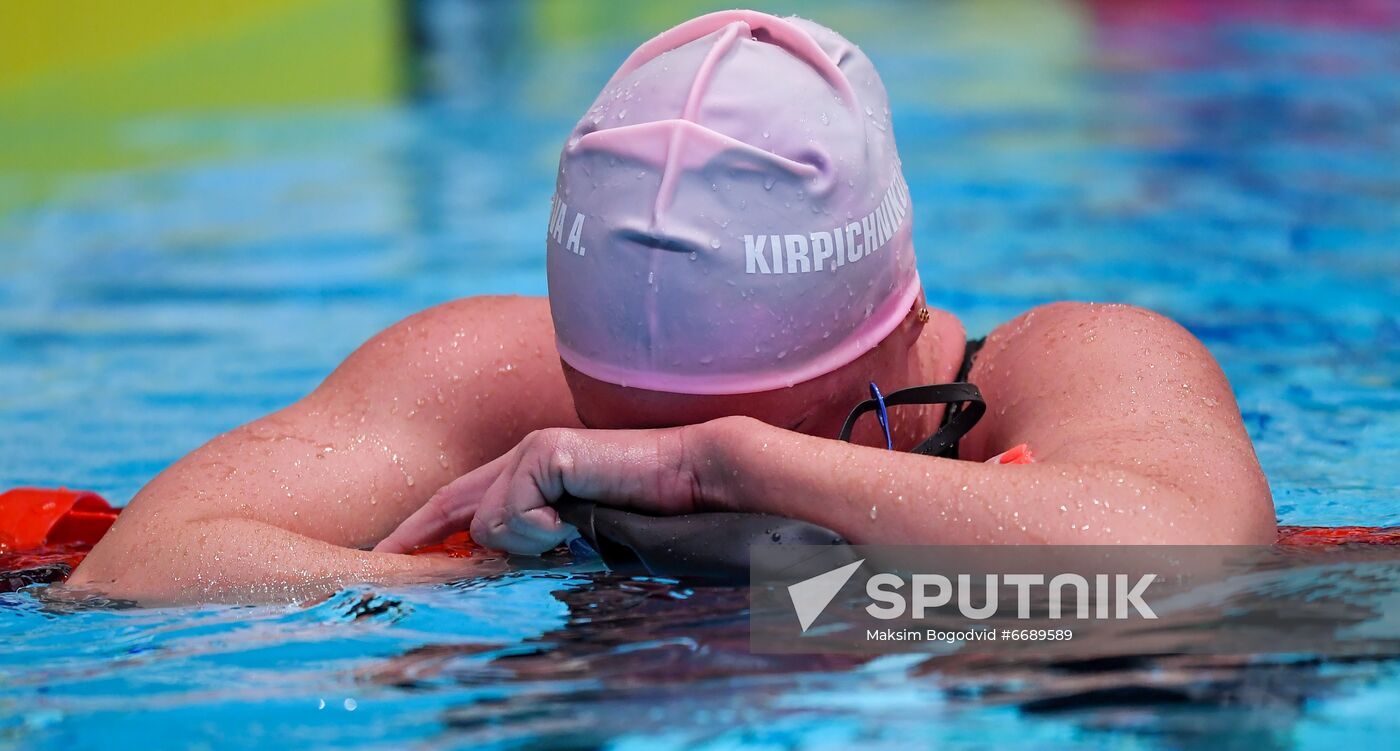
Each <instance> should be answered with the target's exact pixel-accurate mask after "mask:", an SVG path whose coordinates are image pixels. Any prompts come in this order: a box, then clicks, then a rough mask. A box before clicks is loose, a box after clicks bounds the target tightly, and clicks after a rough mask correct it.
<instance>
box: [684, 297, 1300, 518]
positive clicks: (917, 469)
mask: <svg viewBox="0 0 1400 751" xmlns="http://www.w3.org/2000/svg"><path fill="white" fill-rule="evenodd" d="M970 380H972V381H973V382H975V383H978V384H979V386H981V388H982V390H983V392H984V394H985V395H986V396H987V400H988V403H989V404H990V405H991V408H992V411H993V415H989V417H988V418H987V419H986V420H985V421H984V425H982V426H979V428H978V430H976V431H974V432H973V433H972V434H970V435H969V436H968V437H967V438H966V439H965V440H964V441H963V451H964V454H965V455H966V456H967V458H970V459H974V460H980V459H985V458H987V457H988V456H991V455H993V454H996V453H998V452H1000V451H1003V450H1005V449H1007V448H1010V447H1011V446H1014V445H1017V444H1020V443H1026V444H1029V445H1030V446H1031V447H1032V449H1033V450H1034V452H1035V456H1036V463H1035V464H1031V465H986V464H982V463H980V462H978V461H952V460H947V459H931V458H927V457H921V456H912V455H907V454H892V453H890V452H887V451H881V450H878V449H871V448H865V447H860V446H851V445H847V444H842V443H837V442H835V441H827V440H822V439H817V438H810V437H807V436H800V435H796V434H792V433H787V432H786V431H779V430H776V429H773V428H769V427H766V426H761V425H756V424H746V425H737V426H732V427H731V426H725V425H720V426H718V427H714V426H711V427H709V428H707V429H706V430H705V431H700V435H701V436H705V437H704V438H702V440H701V441H700V442H699V443H700V445H702V446H706V447H707V448H705V449H704V450H702V451H700V454H701V455H702V456H703V457H704V458H703V459H702V462H703V464H702V465H701V466H700V467H699V468H700V470H701V474H700V478H701V480H700V486H701V487H702V488H704V493H702V495H708V496H710V498H709V499H708V501H707V503H706V505H708V506H710V507H714V508H734V509H740V510H751V511H767V512H770V513H777V514H782V515H787V516H795V517H799V518H804V519H808V520H810V521H814V522H817V523H821V524H824V525H826V526H828V527H831V528H832V529H835V530H836V531H838V532H840V533H842V534H844V535H846V536H847V537H848V538H849V539H851V540H853V541H856V542H879V543H945V544H966V543H979V542H984V543H1059V544H1066V543H1076V544H1093V543H1182V544H1185V543H1235V544H1264V543H1270V542H1273V540H1274V535H1275V527H1274V512H1273V502H1272V498H1271V496H1270V494H1269V489H1268V484H1267V482H1266V480H1265V479H1264V475H1263V472H1262V471H1261V470H1260V468H1259V464H1258V461H1257V459H1256V458H1255V455H1254V451H1253V446H1252V445H1251V443H1250V441H1249V437H1248V435H1247V434H1246V432H1245V430H1244V426H1243V424H1242V421H1241V419H1240V415H1239V409H1238V407H1237V406H1236V404H1235V400H1234V396H1233V394H1232V393H1231V390H1230V386H1229V383H1228V382H1227V381H1226V379H1225V376H1224V374H1223V373H1221V371H1220V369H1219V367H1218V366H1217V365H1216V364H1215V361H1214V360H1213V359H1212V358H1211V356H1210V354H1209V353H1208V352H1207V351H1206V350H1205V348H1204V347H1203V346H1202V345H1201V344H1200V342H1198V341H1196V339H1195V338H1194V337H1192V336H1191V335H1190V334H1189V333H1188V332H1186V331H1185V330H1184V329H1182V328H1181V327H1180V326H1178V325H1176V324H1175V323H1173V322H1171V321H1169V320H1167V319H1165V318H1162V317H1161V316H1158V315H1156V314H1153V313H1150V312H1148V311H1144V310H1141V309H1137V308H1131V307H1128V306H1092V305H1083V304H1073V303H1070V304H1057V305H1051V306H1045V307H1043V308H1039V309H1037V310H1035V311H1033V312H1032V314H1030V315H1028V316H1025V317H1023V318H1021V319H1018V320H1016V321H1013V322H1011V323H1010V324H1008V325H1007V326H1004V327H1002V328H1001V329H999V330H998V331H997V332H995V333H994V334H993V336H992V337H991V338H990V339H989V341H988V344H987V347H986V348H985V349H984V350H983V354H982V355H981V356H979V358H978V362H977V367H976V368H974V370H973V372H972V375H971V378H970ZM998 413H999V414H998ZM707 432H708V433H709V435H708V436H707V435H706V433H707ZM736 472H737V474H735V473H736ZM726 473H727V474H728V476H726Z"/></svg>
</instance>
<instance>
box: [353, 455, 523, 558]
mask: <svg viewBox="0 0 1400 751" xmlns="http://www.w3.org/2000/svg"><path fill="white" fill-rule="evenodd" d="M513 453H514V452H513V451H512V452H508V453H506V454H503V455H501V456H499V457H497V458H496V459H493V460H492V461H490V462H488V463H486V464H483V465H482V466H480V467H477V468H476V469H474V470H472V471H470V472H468V473H466V474H465V475H462V476H461V477H459V478H457V479H456V480H453V481H452V482H450V483H448V484H446V485H444V486H442V488H440V489H439V490H438V491H437V492H436V493H434V494H433V496H432V497H431V498H429V499H428V502H427V503H425V504H423V506H422V507H421V508H419V509H418V510H417V511H415V512H413V513H412V514H410V515H409V517H408V518H407V519H404V520H403V523H401V524H399V526H398V528H396V529H395V530H394V531H393V532H391V533H389V536H388V537H385V538H384V540H383V541H382V542H380V543H379V544H378V545H376V546H374V552H376V553H408V552H411V551H412V550H413V549H414V548H417V547H419V546H421V545H431V544H433V543H436V542H441V541H442V540H443V538H445V537H447V536H448V535H450V534H452V533H453V532H459V531H461V530H464V529H467V528H468V527H469V526H470V525H471V523H472V518H473V517H474V516H475V514H476V512H477V509H478V507H479V506H480V505H481V499H482V497H483V496H484V495H485V492H486V490H487V489H489V488H490V487H491V484H492V483H493V482H495V480H496V479H497V478H498V477H499V476H500V474H501V471H502V469H503V468H504V467H506V466H508V465H509V463H510V462H511V460H512V458H513V456H512V454H513Z"/></svg>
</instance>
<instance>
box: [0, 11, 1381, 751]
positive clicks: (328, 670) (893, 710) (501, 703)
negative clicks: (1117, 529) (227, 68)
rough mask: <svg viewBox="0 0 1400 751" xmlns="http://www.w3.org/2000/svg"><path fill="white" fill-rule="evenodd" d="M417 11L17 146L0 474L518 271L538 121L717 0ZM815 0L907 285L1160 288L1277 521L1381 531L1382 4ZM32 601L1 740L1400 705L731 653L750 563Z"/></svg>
mask: <svg viewBox="0 0 1400 751" xmlns="http://www.w3.org/2000/svg"><path fill="white" fill-rule="evenodd" d="M702 6H703V7H702ZM796 6H797V4H795V3H790V4H788V5H787V6H784V5H782V4H774V5H767V6H765V7H766V8H769V9H772V8H775V7H776V8H777V9H779V10H781V9H784V8H786V9H788V10H791V9H793V8H796ZM408 7H411V8H414V9H416V15H415V16H414V19H413V20H412V21H411V24H412V26H413V28H414V29H415V35H414V36H415V38H417V39H418V43H417V46H416V47H415V48H413V49H411V50H409V51H407V52H406V53H405V57H404V60H403V65H404V66H405V67H404V71H403V75H402V76H401V79H402V80H403V81H405V83H404V90H403V91H402V92H401V93H400V95H397V96H395V97H392V98H390V99H388V100H385V101H382V102H378V103H371V104H359V105H355V106H348V105H335V106H332V105H324V106H317V107H314V108H308V107H304V106H303V107H291V106H281V107H263V108H247V109H240V110H232V111H229V110H214V111H207V110H206V111H201V112H199V113H184V114H169V113H166V114H147V115H143V116H140V117H132V118H128V119H124V120H122V121H121V122H119V123H116V124H113V125H111V127H110V129H109V132H108V133H107V135H108V137H110V138H111V139H113V141H114V142H116V143H117V144H118V145H119V146H120V148H121V149H122V150H123V153H124V154H126V155H127V156H130V155H133V154H134V155H137V156H136V157H134V158H130V159H128V160H127V161H126V162H125V163H124V164H123V166H120V167H112V166H93V167H92V168H90V169H77V170H74V169H67V170H66V171H63V172H62V173H55V174H44V175H43V176H42V183H43V187H42V189H38V188H35V187H34V183H37V182H39V178H37V177H35V176H34V175H33V174H31V173H29V172H25V171H23V170H15V171H11V172H10V173H9V174H0V211H3V213H0V425H3V430H0V487H9V486H15V485H60V484H61V485H68V486H71V487H81V488H90V489H93V490H97V491H99V492H101V493H103V494H105V495H106V496H107V497H109V498H112V499H114V500H116V501H118V502H125V500H126V499H129V498H130V497H131V496H132V495H133V494H134V493H135V492H136V491H137V490H138V489H139V488H140V486H141V485H142V484H143V483H144V482H145V481H146V480H147V479H149V478H150V477H151V476H152V475H153V474H155V473H156V472H158V471H159V470H160V469H161V468H163V467H164V466H165V465H166V464H168V463H169V462H171V461H172V460H174V459H175V458H177V457H179V456H180V455H182V454H183V453H185V452H187V451H189V450H190V449H192V448H194V447H195V446H197V445H199V444H200V443H202V442H203V441H205V440H207V439H208V438H209V437H210V436H212V435H214V434H216V433H219V432H221V431H224V430H227V429H229V428H231V427H233V426H235V425H237V424H239V423H241V422H244V421H247V420H249V419H252V418H254V417H256V416H258V415H260V414H262V413H265V412H267V411H269V410H272V409H275V408H277V407H280V406H282V405H285V404H287V403H289V402H290V401H292V400H294V399H296V398H298V397H299V396H300V395H302V394H304V393H306V392H307V391H308V390H310V389H311V388H313V387H314V386H315V385H316V383H317V382H318V381H319V380H320V378H322V377H323V376H324V375H325V374H326V373H327V372H328V371H329V370H330V369H331V368H332V367H333V366H334V365H335V364H336V363H337V362H338V361H339V360H340V359H341V358H343V357H344V356H345V355H346V354H348V353H349V352H350V351H352V350H353V349H354V348H355V347H356V346H357V345H358V344H359V343H360V342H362V341H363V340H364V339H366V338H367V337H368V336H370V335H371V334H372V333H374V332H375V331H377V330H379V329H380V328H382V327H384V326H387V325H389V324H391V323H393V322H394V321H396V320H398V319H400V318H402V317H404V316H406V315H408V314H410V313H412V312H414V311H417V310H420V309H422V308H424V307H427V306H430V305H433V304H435V303H439V302H442V301H445V300H449V299H452V298H456V297H461V296H466V295H476V294H486V293H521V294H532V295H540V294H543V293H544V292H545V286H544V284H545V283H544V255H543V243H542V239H543V236H544V223H545V220H546V218H547V216H548V210H549V209H548V200H549V196H550V194H551V193H552V191H553V180H554V173H553V170H554V164H555V160H556V158H557V153H558V149H559V147H560V146H561V144H562V139H563V136H564V134H565V133H566V132H567V130H568V128H569V127H570V126H571V125H572V123H573V119H574V118H575V117H576V116H577V115H578V114H579V113H581V112H582V111H583V110H584V109H585V108H586V107H587V105H588V104H589V102H590V101H591V98H592V96H593V95H594V93H595V92H596V91H597V90H598V88H599V87H600V86H601V85H602V83H603V82H604V81H605V80H606V78H607V76H608V75H609V74H610V72H611V70H612V68H613V67H615V65H616V64H617V63H618V62H620V61H621V59H622V58H623V57H624V56H625V54H626V53H627V52H628V51H629V50H630V49H631V47H633V46H635V45H636V44H637V43H639V42H640V41H642V40H643V39H644V38H645V37H646V36H647V35H648V34H649V33H652V32H655V31H658V30H660V29H661V28H664V27H665V26H666V25H669V24H670V23H674V22H675V21H678V20H680V19H682V18H683V17H685V16H688V15H692V14H693V12H698V11H699V10H702V9H708V7H709V6H708V5H705V4H695V6H694V7H693V8H690V9H688V10H682V9H675V10H671V9H666V10H661V9H658V8H657V7H655V6H652V5H649V4H642V3H637V4H635V5H631V6H626V7H624V8H623V9H622V10H620V11H615V12H619V13H622V15H623V16H624V17H625V18H626V19H628V20H627V21H626V22H625V23H624V22H616V23H614V22H612V21H608V20H606V19H603V15H604V14H606V13H607V12H609V8H610V7H616V6H603V5H601V4H600V5H598V6H596V7H595V6H577V5H571V6H569V7H571V8H573V9H574V10H571V11H570V13H571V14H572V15H570V14H565V15H566V16H567V17H566V18H565V19H564V20H563V21H559V20H558V19H553V16H551V14H554V15H558V7H556V6H553V5H551V4H549V3H543V4H533V3H516V4H507V3H499V4H493V5H470V4H458V3H452V2H446V1H443V2H421V3H413V4H409V6H408ZM579 8H583V9H582V10H578V9H579ZM486 9H490V10H489V12H488V10H486ZM801 10H802V12H803V14H804V15H807V16H809V17H813V18H815V19H817V20H819V21H823V22H825V23H827V24H829V25H831V26H833V27H835V28H837V29H839V30H841V31H843V32H844V33H845V34H847V35H848V36H849V37H850V38H851V39H853V40H854V41H856V42H857V43H859V44H861V45H862V47H863V48H864V49H865V50H866V52H867V53H868V54H869V55H870V57H871V58H873V59H874V60H875V62H876V64H877V66H878V67H879V69H880V70H881V72H882V73H883V75H884V78H885V83H886V86H887V87H888V89H889V92H890V99H891V106H892V109H893V112H894V123H895V131H896V134H897V137H898V142H899V146H900V150H901V154H902V157H903V160H904V169H905V174H906V176H907V178H908V181H909V184H910V188H911V192H912V195H913V198H914V202H915V219H914V221H915V225H914V226H915V244H916V248H917V250H918V253H919V256H920V262H921V267H920V271H921V274H922V277H923V279H924V282H925V284H926V286H927V289H928V293H929V297H930V300H931V301H932V302H933V303H934V304H936V305H939V306H941V307H946V308H948V309H950V310H952V311H954V312H956V313H957V314H959V315H960V316H962V317H963V319H964V320H965V321H966V322H967V324H968V327H969V331H970V332H971V333H984V332H986V331H988V330H990V329H991V328H992V327H993V326H995V325H996V324H997V323H999V322H1001V321H1005V320H1007V319H1009V318H1011V317H1012V316H1014V315H1016V314H1018V313H1020V312H1021V311H1023V310H1025V309H1026V308H1028V307H1030V306H1033V305H1036V304H1038V303H1043V302H1047V301H1052V300H1059V299H1078V300H1096V301H1121V302H1130V303H1136V304H1139V305H1144V306H1147V307H1151V308H1155V309H1157V310H1160V311H1162V312H1164V313H1166V314H1168V315H1171V316H1172V317H1174V318H1176V319H1177V320H1179V321H1181V322H1182V323H1183V324H1184V325H1186V326H1187V327H1188V328H1190V329H1191V330H1192V331H1193V332H1194V333H1196V335H1198V336H1199V337H1200V338H1201V339H1202V340H1203V341H1204V342H1205V343H1206V344H1207V345H1208V346H1209V347H1210V349H1211V351H1212V352H1213V353H1214V354H1215V355H1216V357H1217V358H1218V359H1219V361H1220V363H1221V365H1222V366H1223V367H1224V369H1225V371H1226V373H1227V374H1228V376H1229V377H1230V380H1231V383H1232V384H1233V386H1234V388H1235V391H1236V393H1237V395H1238V398H1239V403H1240V408H1241V410H1242V411H1243V413H1244V416H1245V419H1246V422H1247V424H1248V427H1249V430H1250V433H1251V435H1252V436H1253V438H1254V440H1255V443H1256V446H1257V449H1258V452H1259V456H1260V459H1261V461H1262V462H1263V464H1264V467H1265V469H1266V471H1267V473H1268V475H1269V478H1270V482H1271V485H1272V488H1273V493H1274V498H1275V502H1276V506H1277V509H1278V516H1279V519H1280V521H1281V522H1282V523H1286V524H1327V525H1342V524H1366V525H1388V524H1400V490H1398V489H1400V423H1397V422H1396V420H1395V414H1396V412H1397V408H1400V347H1398V346H1397V343H1400V304H1397V302H1400V8H1397V6H1395V5H1394V4H1387V3H1383V2H1367V1H1365V0H1357V2H1351V3H1339V2H1334V3H1326V4H1310V3H1296V4H1295V3H1282V4H1274V3H1240V4H1224V5H1222V4H1219V3H1211V2H1199V3H1196V2H1170V3H1160V4H1136V3H1108V2H1103V3H1097V2H1091V3H1080V4H1075V3H1052V2H1025V3H1015V2H992V3H947V4H920V5H906V4H891V5H885V4H863V5H860V6H858V7H854V8H852V7H842V6H841V5H839V4H835V3H829V4H828V3H802V4H801ZM551 19H553V20H551ZM561 24H562V25H563V26H564V27H565V30H564V31H561V30H560V28H559V26H560V25H561ZM566 32H567V33H566ZM22 146H23V144H22V143H20V144H19V145H18V146H16V145H15V144H14V143H13V142H12V144H11V146H10V147H9V148H16V149H17V148H20V147H22ZM3 148H6V147H0V149H3ZM172 155H178V156H172ZM3 156H5V155H4V154H3V153H2V152H0V157H3ZM10 156H13V154H11V155H10ZM1377 586H1378V587H1380V588H1381V593H1382V594H1385V593H1386V592H1390V593H1392V594H1397V595H1400V587H1393V588H1390V589H1387V588H1389V587H1391V585H1389V584H1386V583H1380V584H1378V585H1377ZM41 594H42V593H41V591H40V589H39V588H32V589H29V590H26V591H22V592H18V593H11V594H3V595H0V644H3V645H4V646H3V648H0V748H2V747H15V748H84V747H94V746H97V745H102V746H111V745H113V744H116V745H117V746H118V747H120V746H124V745H126V743H128V742H136V741H138V740H139V741H141V742H143V743H144V744H145V745H146V746H148V747H163V746H180V747H184V746H189V745H199V746H206V747H221V746H226V745H236V746H245V745H251V746H266V747H282V746H284V745H287V744H294V745H310V746H328V745H347V746H349V745H354V746H366V747H374V746H383V747H394V748H397V747H403V746H405V745H421V746H430V747H437V746H448V747H450V746H464V747H465V746H470V747H482V746H486V747H497V746H506V747H510V746H523V745H542V746H550V747H569V748H590V747H596V746H612V747H617V748H656V747H665V746H672V745H699V746H704V747H714V748H723V747H731V746H740V745H750V746H760V747H769V748H789V747H795V746H814V747H834V748H846V747H850V746H853V745H861V746H864V745H888V746H891V747H905V746H908V745H911V744H917V745H938V746H943V747H981V746H984V745H989V746H996V747H1017V748H1045V747H1061V746H1069V745H1084V746H1098V747H1111V748H1159V747H1161V748H1176V747H1186V746H1191V747H1194V746H1198V745H1221V746H1228V747H1239V748H1275V747H1277V748H1291V747H1295V746H1334V745H1336V744H1338V743H1344V742H1348V741H1365V740H1370V739H1374V738H1384V737H1386V734H1387V733H1390V732H1394V731H1396V730H1400V660H1391V659H1381V658H1371V659H1357V660H1345V661H1327V660H1319V659H1312V658H1310V657H1309V656H1307V655H1294V656H1288V657H1286V658H1284V657H1277V656H1273V657H1267V656H1262V655H1257V656H1248V655H1246V656H1241V657H1239V658H1238V659H1234V660H1230V661H1226V662H1221V661H1218V660H1217V661H1211V662H1205V661H1192V660H1188V659H1185V658H1180V657H1178V658H1172V657H1152V656H1141V655H1112V656H1108V657H1104V658H1102V659H1097V660H1090V661H1083V662H1078V663H1072V664H1068V663H1048V662H1045V663H1035V662H1029V663H1020V664H1015V665H1011V664H998V663H996V662H995V661H989V660H985V659H982V660H979V659H973V658H969V659H964V660H959V659H956V658H946V657H945V658H937V659H920V658H916V657H886V658H881V659H878V660H874V661H865V662H858V661H851V660H845V661H843V660H841V659H837V658H826V659H811V658H806V659H795V658H790V657H788V658H779V657H772V656H767V657H761V656H752V655H749V654H748V653H747V649H746V648H747V632H746V630H745V620H744V618H745V612H744V609H745V608H746V607H747V602H746V599H745V593H744V591H743V590H733V589H723V588H705V587H693V586H687V585H686V584H685V583H676V582H666V581H654V580H637V579H629V578H624V577H616V576H610V575H606V574H602V573H598V572H596V571H594V570H591V569H588V568H584V567H579V566H576V565H573V564H570V563H569V562H568V561H567V560H562V559H561V560H549V561H545V562H530V561H526V562H518V563H517V564H515V565H514V568H513V570H512V572H511V573H508V574H506V575H501V576H495V577H489V578H485V579H480V580H473V581H466V582H460V583H458V584H455V585H451V586H439V587H407V588H379V589H371V588H356V589H352V590H347V591H344V592H341V593H339V594H337V595H336V596H334V597H333V598H331V599H329V600H328V601H325V602H321V603H319V604H314V605H310V606H286V605H275V606H249V607H227V606H206V607H193V608H165V609H153V610H118V611H111V610H77V611H76V612H67V611H66V610H64V609H63V608H60V607H57V606H54V605H50V604H46V602H45V601H44V600H43V599H42V597H41ZM1096 692H1097V693H1096ZM152 739H154V740H152Z"/></svg>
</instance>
